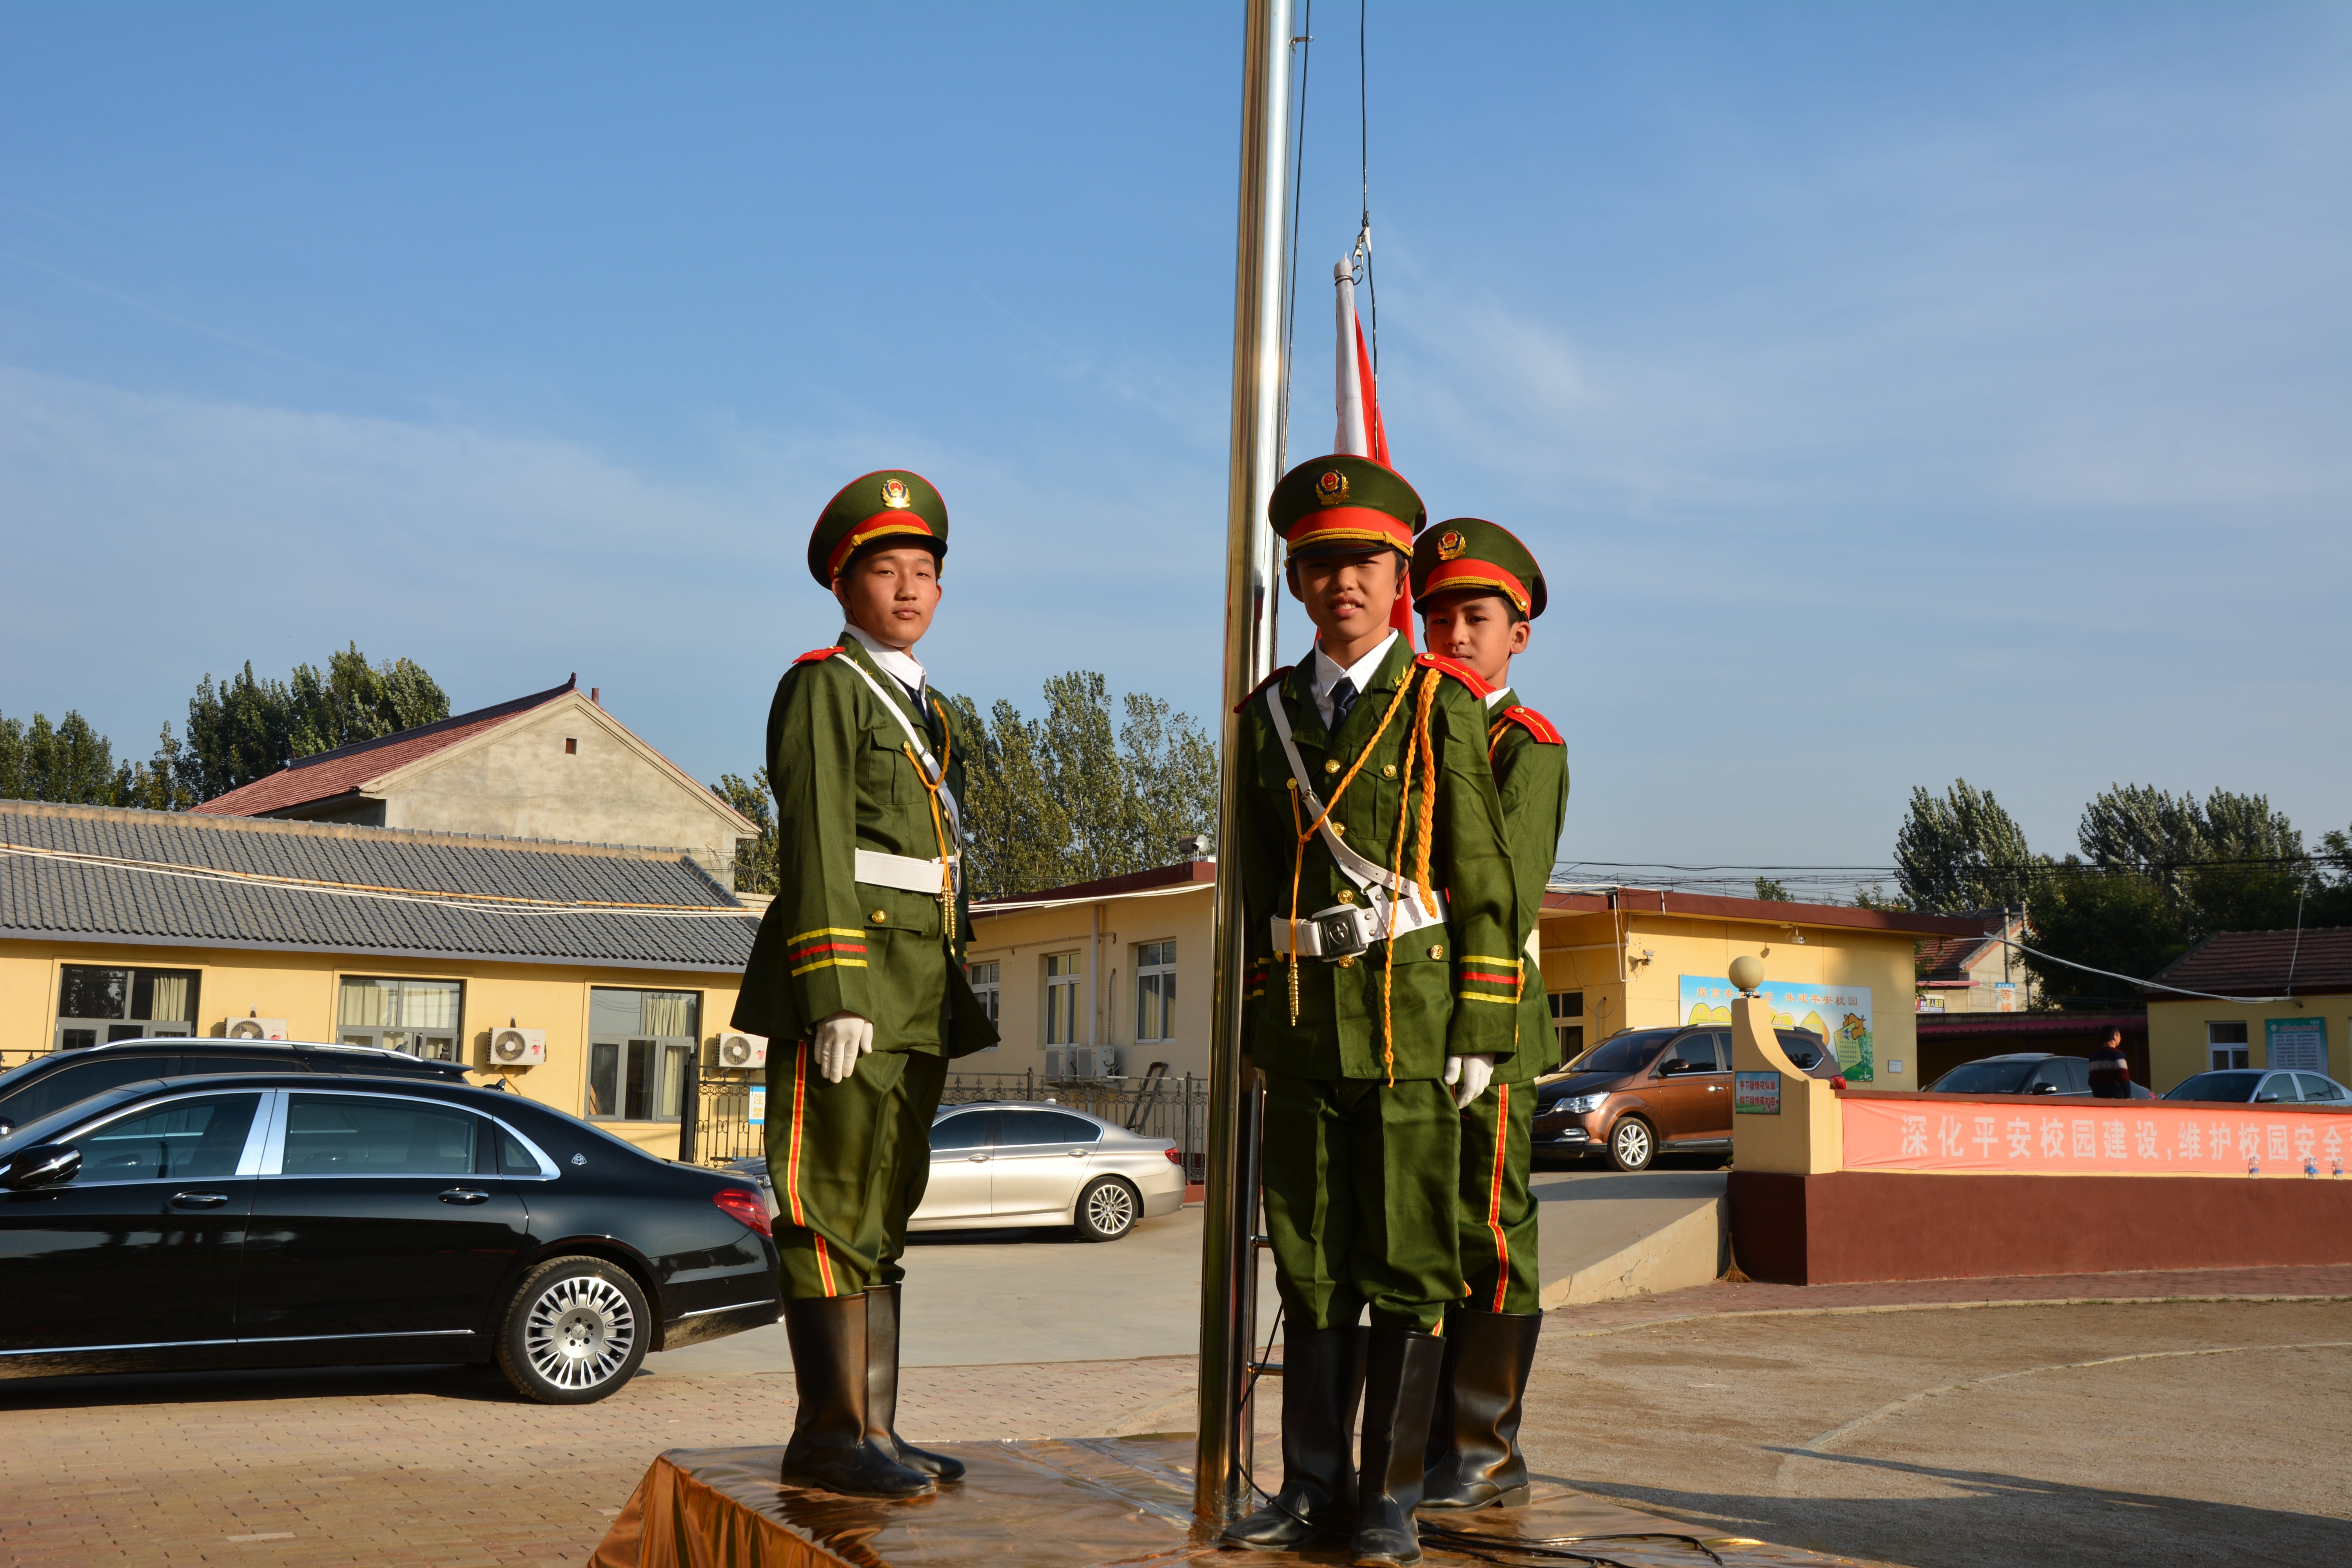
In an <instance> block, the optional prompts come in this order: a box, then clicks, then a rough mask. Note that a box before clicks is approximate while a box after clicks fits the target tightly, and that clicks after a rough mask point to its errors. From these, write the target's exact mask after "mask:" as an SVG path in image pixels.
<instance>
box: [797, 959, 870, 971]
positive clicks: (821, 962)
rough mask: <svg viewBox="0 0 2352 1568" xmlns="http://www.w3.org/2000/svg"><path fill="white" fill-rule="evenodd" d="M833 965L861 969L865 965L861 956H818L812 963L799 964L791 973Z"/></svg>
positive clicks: (828, 967)
mask: <svg viewBox="0 0 2352 1568" xmlns="http://www.w3.org/2000/svg"><path fill="white" fill-rule="evenodd" d="M835 965H838V966H839V967H841V968H843V969H863V968H865V967H866V961H865V960H864V959H862V958H820V959H818V960H817V961H816V962H815V963H803V964H802V965H800V966H799V967H798V968H796V969H794V970H793V973H794V974H806V973H808V972H809V971H810V970H812V969H831V968H834V967H835Z"/></svg>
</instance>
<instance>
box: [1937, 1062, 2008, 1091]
mask: <svg viewBox="0 0 2352 1568" xmlns="http://www.w3.org/2000/svg"><path fill="white" fill-rule="evenodd" d="M2032 1076H2033V1063H2032V1062H2031V1061H2021V1062H2019V1061H2001V1060H1999V1059H1995V1060H1992V1061H1986V1062H1963V1063H1961V1064H1960V1065H1959V1066H1958V1067H1956V1068H1953V1069H1952V1070H1951V1071H1949V1072H1948V1073H1946V1074H1945V1075H1944V1076H1943V1077H1941V1078H1939V1079H1937V1080H1936V1081H1935V1082H1934V1083H1932V1084H1930V1085H1929V1086H1928V1092H1929V1093H1931V1094H2015V1093H2017V1092H2018V1091H2019V1090H2020V1089H2023V1088H2024V1087H2025V1080H2026V1079H2029V1078H2031V1077H2032Z"/></svg>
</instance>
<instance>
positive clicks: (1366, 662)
mask: <svg viewBox="0 0 2352 1568" xmlns="http://www.w3.org/2000/svg"><path fill="white" fill-rule="evenodd" d="M1396 639H1397V635H1396V633H1394V632H1391V633H1390V634H1389V635H1388V636H1386V637H1382V638H1381V640H1380V646H1378V647H1375V648H1373V649H1372V651H1371V652H1370V653H1368V654H1366V655H1365V656H1364V657H1363V658H1360V659H1358V660H1357V661H1356V662H1355V663H1353V664H1351V665H1349V666H1347V667H1346V668H1340V667H1339V665H1338V664H1336V663H1334V662H1333V661H1332V658H1331V656H1330V655H1329V654H1328V653H1325V652H1324V651H1323V639H1322V638H1320V637H1318V638H1316V639H1315V669H1314V673H1313V674H1312V675H1311V676H1309V677H1308V678H1307V691H1308V693H1309V694H1310V695H1312V696H1313V697H1314V699H1315V710H1316V711H1317V712H1318V713H1320V714H1321V715H1323V728H1325V729H1326V730H1328V729H1329V728H1331V689H1332V688H1333V687H1335V686H1337V685H1339V678H1340V677H1341V676H1343V675H1344V676H1346V677H1347V678H1348V679H1349V680H1351V681H1353V682H1355V685H1356V695H1357V696H1359V697H1361V696H1362V695H1363V694H1364V687H1365V684H1366V683H1367V682H1369V681H1370V679H1372V676H1373V674H1374V673H1375V672H1377V671H1378V670H1379V669H1380V668H1381V660H1382V659H1384V658H1388V656H1389V646H1390V645H1391V643H1394V642H1395V641H1396Z"/></svg>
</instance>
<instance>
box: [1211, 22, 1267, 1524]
mask: <svg viewBox="0 0 2352 1568" xmlns="http://www.w3.org/2000/svg"><path fill="white" fill-rule="evenodd" d="M1247 13H1248V19H1247V26H1246V31H1245V37H1244V43H1243V54H1242V162H1241V212H1240V222H1239V225H1238V229H1239V233H1238V238H1237V241H1236V246H1235V255H1234V405H1233V446H1232V458H1231V464H1230V467H1229V468H1228V469H1227V472H1226V483H1225V647H1224V703H1223V714H1224V717H1223V724H1222V726H1221V734H1222V740H1223V744H1222V746H1221V747H1220V749H1219V756H1220V758H1221V759H1222V762H1223V779H1222V781H1221V788H1220V793H1219V802H1220V809H1219V811H1218V813H1217V866H1218V875H1217V923H1216V938H1215V942H1216V955H1215V979H1214V984H1215V1005H1214V1007H1213V1011H1212V1013H1211V1016H1210V1029H1209V1150H1208V1169H1207V1173H1206V1175H1207V1184H1206V1186H1207V1191H1206V1193H1205V1194H1204V1195H1205V1197H1206V1200H1207V1203H1206V1209H1207V1212H1206V1215H1205V1216H1204V1221H1203V1224H1202V1235H1201V1367H1200V1393H1199V1420H1200V1426H1199V1431H1200V1440H1199V1441H1200V1447H1199V1453H1198V1463H1197V1465H1196V1466H1195V1468H1194V1469H1193V1474H1192V1510H1193V1512H1195V1513H1196V1514H1198V1515H1199V1516H1200V1517H1201V1518H1202V1519H1204V1520H1208V1521H1213V1522H1222V1521H1226V1520H1231V1519H1234V1518H1237V1517H1239V1516H1240V1515H1241V1514H1243V1513H1244V1512H1246V1511H1247V1510H1248V1507H1249V1502H1250V1497H1249V1481H1248V1479H1247V1477H1248V1471H1249V1468H1250V1449H1251V1441H1250V1438H1251V1433H1250V1427H1251V1419H1250V1411H1249V1405H1248V1401H1247V1398H1246V1393H1247V1390H1248V1386H1249V1381H1248V1380H1249V1369H1250V1360H1251V1355H1252V1341H1253V1339H1254V1338H1255V1333H1256V1327H1257V1323H1256V1316H1257V1246H1256V1242H1257V1206H1258V1123H1259V1115H1260V1108H1261V1105H1262V1100H1261V1098H1260V1096H1259V1093H1258V1091H1257V1089H1256V1088H1255V1083H1254V1082H1253V1081H1251V1080H1254V1079H1255V1076H1256V1075H1255V1072H1254V1071H1253V1070H1252V1069H1251V1068H1249V1066H1248V1063H1247V1061H1246V1060H1245V1057H1244V1049H1243V1040H1242V976H1243V970H1244V964H1245V963H1246V961H1247V959H1248V956H1249V953H1248V949H1247V944H1246V941H1245V936H1246V933H1245V932H1244V930H1243V922H1242V886H1241V877H1240V868H1241V856H1240V854H1239V850H1238V842H1237V840H1238V836H1239V832H1240V826H1241V816H1242V797H1243V788H1244V769H1243V766H1242V752H1241V722H1240V719H1239V716H1238V715H1237V714H1236V713H1235V712H1234V709H1235V708H1237V707H1238V706H1239V705H1240V704H1241V703H1242V702H1243V701H1244V700H1245V699H1246V698H1247V697H1248V695H1249V694H1250V693H1251V692H1252V691H1254V690H1255V689H1256V688H1257V686H1258V684H1259V683H1260V682H1261V681H1263V680H1264V679H1265V677H1266V676H1267V674H1268V673H1269V672H1271V671H1272V669H1273V668H1274V637H1275V609H1276V600H1275V594H1276V570H1275V552H1274V544H1275V539H1274V530H1273V529H1272V528H1271V527H1270V526H1269V525H1268V524H1267V522H1266V513H1265V508H1266V500H1267V498H1269V497H1270V496H1271V495H1272V494H1273V493H1274V486H1275V481H1276V480H1277V479H1280V478H1281V477H1282V474H1281V467H1282V449H1281V427H1282V362H1283V341H1282V324H1283V311H1282V301H1283V286H1284V282H1285V279H1286V273H1287V271H1288V260H1289V258H1288V256H1287V254H1286V252H1287V249H1288V245H1287V238H1288V237H1287V232H1286V221H1285V213H1286V204H1287V202H1288V200H1289V190H1288V185H1289V174H1290V156H1289V153H1290V146H1289V144H1290V113H1289V110H1290V76H1291V72H1290V61H1291V48H1290V46H1291V32H1290V29H1291V5H1290V0H1248V5H1247Z"/></svg>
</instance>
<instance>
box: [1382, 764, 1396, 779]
mask: <svg viewBox="0 0 2352 1568" xmlns="http://www.w3.org/2000/svg"><path fill="white" fill-rule="evenodd" d="M1381 777H1382V778H1384V779H1392V778H1394V777H1396V764H1395V763H1381Z"/></svg>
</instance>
